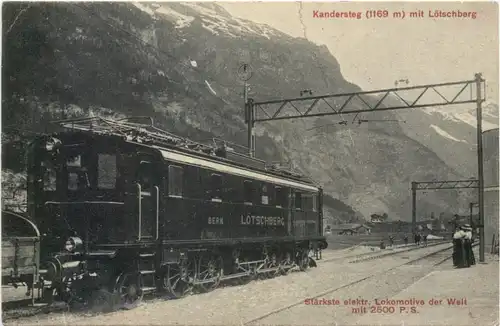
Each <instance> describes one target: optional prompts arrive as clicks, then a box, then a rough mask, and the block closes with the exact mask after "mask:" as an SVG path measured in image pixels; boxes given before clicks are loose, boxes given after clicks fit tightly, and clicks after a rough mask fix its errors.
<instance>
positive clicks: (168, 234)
mask: <svg viewBox="0 0 500 326" xmlns="http://www.w3.org/2000/svg"><path fill="white" fill-rule="evenodd" d="M166 175H167V178H166V185H165V189H166V194H165V196H166V198H167V200H166V204H165V205H166V206H165V211H166V215H165V219H164V222H163V230H164V231H163V232H164V235H165V239H166V240H196V239H229V238H232V239H235V238H259V237H284V236H287V235H292V228H291V214H290V209H289V205H290V204H289V198H288V193H289V192H290V190H289V188H286V187H283V186H276V185H274V184H272V183H268V182H262V181H258V180H251V179H248V178H243V177H240V176H235V175H230V174H227V173H221V172H219V171H212V170H208V169H204V168H201V167H197V166H190V165H186V164H179V163H176V162H167V165H166Z"/></svg>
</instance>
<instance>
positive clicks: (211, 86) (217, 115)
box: [2, 3, 460, 220]
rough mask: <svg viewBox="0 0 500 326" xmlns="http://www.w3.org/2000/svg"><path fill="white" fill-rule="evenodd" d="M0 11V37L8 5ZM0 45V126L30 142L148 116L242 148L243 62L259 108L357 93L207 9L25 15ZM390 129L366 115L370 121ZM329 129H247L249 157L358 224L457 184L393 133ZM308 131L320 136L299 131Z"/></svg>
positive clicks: (322, 66)
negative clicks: (33, 133) (281, 167)
mask: <svg viewBox="0 0 500 326" xmlns="http://www.w3.org/2000/svg"><path fill="white" fill-rule="evenodd" d="M3 8H4V10H3V13H4V31H5V30H7V28H5V27H6V26H7V25H10V24H9V22H12V21H13V20H14V17H15V16H16V13H17V12H18V11H19V5H14V4H9V5H5V6H4V7H3ZM3 42H4V43H3V45H4V49H6V50H5V51H4V62H5V64H4V69H3V71H2V74H3V80H4V81H5V82H4V83H2V87H3V90H2V91H3V95H4V96H3V97H2V101H3V103H2V104H3V106H4V110H2V117H3V124H4V125H7V124H8V125H16V127H22V128H24V129H30V130H38V131H44V130H48V129H49V128H50V125H49V124H48V121H49V120H51V119H58V118H65V117H73V116H81V115H86V114H89V113H91V112H92V113H94V114H114V115H119V116H121V115H150V116H153V118H154V120H155V123H156V124H157V125H159V126H161V127H163V128H165V129H168V130H169V131H172V132H175V133H178V134H180V135H183V136H187V137H191V138H194V139H198V140H200V139H207V138H210V137H219V138H225V139H228V140H231V141H233V142H235V143H238V144H241V145H245V143H246V127H245V124H244V120H243V119H244V114H243V105H242V102H243V100H242V91H243V86H242V82H241V81H240V80H239V78H238V74H237V70H238V68H239V67H240V66H241V64H242V63H244V62H246V63H248V62H250V63H251V66H252V67H253V68H254V73H253V76H252V79H251V80H250V81H249V83H250V87H251V90H250V94H249V96H250V97H252V98H255V99H258V100H264V99H269V98H276V97H297V96H298V95H299V92H300V91H302V90H304V89H312V90H314V92H315V93H318V94H323V93H341V92H352V91H358V90H359V87H357V86H356V85H353V84H351V83H348V82H347V81H346V80H345V79H344V78H343V77H342V74H341V71H340V66H339V64H338V62H337V61H336V60H335V58H334V57H333V56H332V55H331V54H330V53H329V52H328V50H327V48H326V47H324V46H316V45H314V44H311V43H310V42H308V41H306V40H304V39H294V38H292V37H289V36H287V35H285V34H283V33H281V32H279V31H276V30H273V29H272V28H270V27H268V26H264V25H257V24H255V23H252V22H249V21H244V20H241V19H235V18H232V17H231V16H230V15H229V14H228V13H227V12H226V11H225V10H224V9H222V8H221V7H219V6H217V5H216V4H213V3H203V4H195V3H184V4H181V3H161V4H155V3H141V4H137V3H136V4H131V3H126V4H124V3H106V4H104V3H92V4H82V3H78V4H71V3H57V4H42V3H39V4H38V3H36V4H32V8H31V9H30V10H27V11H26V13H25V14H24V15H23V16H22V18H21V19H19V21H18V22H17V24H15V26H14V27H13V28H12V29H11V30H10V32H9V34H8V35H5V34H4V38H3ZM149 44H152V45H153V46H151V45H149ZM351 105H353V106H356V105H358V106H359V105H361V104H360V103H356V102H354V101H353V102H352V103H351ZM299 109H302V110H304V108H303V107H299ZM367 116H368V115H367ZM391 117H392V118H393V117H394V115H393V113H389V112H385V113H382V112H380V113H377V119H384V118H391ZM338 121H339V118H338V117H330V118H321V119H320V118H316V119H314V118H312V119H308V120H296V121H295V122H292V121H280V122H273V123H261V124H257V127H256V134H257V140H256V143H257V156H258V157H260V158H263V159H266V160H268V161H276V160H287V161H291V162H293V164H294V165H295V167H296V168H298V169H301V170H302V171H303V172H305V173H307V174H309V175H311V176H312V177H313V178H314V179H315V180H317V181H318V183H319V184H320V185H322V186H323V187H324V189H325V192H326V193H327V194H330V195H331V196H332V197H333V198H336V199H338V200H340V201H343V202H345V203H347V204H349V205H351V206H352V207H353V208H354V210H353V211H352V212H351V213H349V214H351V216H353V214H356V213H355V212H354V211H359V212H361V214H362V215H363V216H365V217H366V218H369V215H370V214H371V213H382V212H387V213H388V214H389V217H390V218H392V219H405V220H407V219H408V218H409V216H408V215H409V212H410V210H409V203H408V198H409V196H408V194H409V190H408V189H409V183H410V181H411V180H417V179H418V180H429V179H430V180H432V179H451V178H457V177H459V176H458V175H457V173H455V172H454V170H453V169H452V168H449V167H448V166H447V165H446V164H445V162H443V160H441V159H440V158H439V157H438V156H437V155H436V154H435V153H434V152H432V151H431V150H429V149H427V148H426V147H424V146H423V145H421V144H420V143H418V142H416V141H414V140H413V139H411V138H410V137H408V136H407V135H406V134H405V132H404V131H403V128H401V126H399V125H397V124H392V125H387V124H383V123H373V124H367V125H361V126H356V125H347V126H343V125H338V124H337V122H338ZM328 124H330V126H327V127H322V126H324V125H328ZM312 127H320V128H316V129H314V130H310V131H307V130H308V129H310V128H312ZM9 161H10V162H14V163H17V162H19V160H15V159H11V160H7V161H6V163H9ZM14 165H15V164H14ZM459 200H460V198H459V197H458V196H457V194H456V193H446V194H436V196H433V197H432V198H427V199H426V200H423V201H422V202H421V203H419V207H420V208H419V209H421V210H422V211H430V210H434V211H436V212H437V211H442V210H454V209H455V208H456V207H457V205H458V202H459ZM341 209H342V208H341ZM330 212H331V213H329V214H333V215H335V214H340V213H339V211H338V210H334V209H332V210H331V211H330ZM332 219H333V217H332Z"/></svg>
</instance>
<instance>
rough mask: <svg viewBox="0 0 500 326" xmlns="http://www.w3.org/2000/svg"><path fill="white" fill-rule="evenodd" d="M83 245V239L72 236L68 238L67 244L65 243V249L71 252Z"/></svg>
mask: <svg viewBox="0 0 500 326" xmlns="http://www.w3.org/2000/svg"><path fill="white" fill-rule="evenodd" d="M82 245H83V241H82V239H80V238H79V237H70V238H68V240H66V244H65V245H64V249H66V250H67V251H69V252H72V251H74V250H76V249H78V248H80V247H81V246H82Z"/></svg>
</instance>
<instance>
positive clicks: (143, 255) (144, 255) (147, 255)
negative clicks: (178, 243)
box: [139, 253, 155, 258]
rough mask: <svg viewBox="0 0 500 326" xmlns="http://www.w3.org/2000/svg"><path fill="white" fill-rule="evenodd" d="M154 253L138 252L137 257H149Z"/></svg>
mask: <svg viewBox="0 0 500 326" xmlns="http://www.w3.org/2000/svg"><path fill="white" fill-rule="evenodd" d="M154 256H155V254H154V253H143V254H139V257H141V258H149V257H154Z"/></svg>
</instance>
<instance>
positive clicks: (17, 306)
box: [2, 242, 446, 320]
mask: <svg viewBox="0 0 500 326" xmlns="http://www.w3.org/2000/svg"><path fill="white" fill-rule="evenodd" d="M443 243H446V242H438V243H433V244H430V245H428V246H427V247H421V246H420V247H416V246H415V245H409V248H406V247H405V248H404V249H402V250H397V249H396V250H389V252H386V253H382V254H380V252H376V253H374V252H368V253H362V254H355V255H345V256H340V257H333V258H327V259H322V260H318V263H320V264H321V265H323V264H325V263H331V262H340V263H341V264H342V263H353V262H364V261H370V260H375V259H382V258H386V257H390V256H395V255H400V254H405V253H408V252H413V251H416V250H423V249H425V248H431V247H434V246H438V245H442V244H443ZM410 246H411V247H410ZM356 247H358V246H356ZM399 248H401V247H399ZM399 248H398V249H399ZM349 249H350V248H348V249H344V250H342V251H351V250H349ZM353 249H355V248H353ZM353 259H354V260H353ZM405 264H406V263H405ZM321 265H320V266H321ZM320 266H319V267H320ZM281 277H286V275H284V276H281ZM233 281H234V280H225V281H223V282H221V284H220V288H227V287H232V286H234V285H238V284H241V283H238V282H236V283H235V282H233ZM236 281H237V280H236ZM248 281H250V280H248V279H247V280H245V281H244V282H242V283H246V282H248ZM352 284H356V283H352ZM341 288H342V287H341ZM341 288H338V289H341ZM155 299H157V297H156V296H148V298H145V302H147V301H150V300H155ZM30 302H31V301H30V300H29V299H23V300H19V301H17V300H16V301H11V302H4V303H3V304H2V305H3V311H4V312H10V311H12V310H17V311H16V313H14V314H12V313H9V314H8V316H7V315H5V314H4V317H6V318H7V319H9V320H12V319H19V318H24V317H30V316H35V315H38V314H41V313H47V312H57V311H67V310H68V307H65V306H64V307H63V306H62V305H54V306H50V305H37V306H35V307H29V306H28V304H29V303H30Z"/></svg>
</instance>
